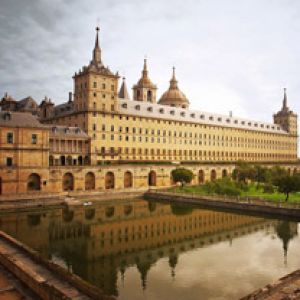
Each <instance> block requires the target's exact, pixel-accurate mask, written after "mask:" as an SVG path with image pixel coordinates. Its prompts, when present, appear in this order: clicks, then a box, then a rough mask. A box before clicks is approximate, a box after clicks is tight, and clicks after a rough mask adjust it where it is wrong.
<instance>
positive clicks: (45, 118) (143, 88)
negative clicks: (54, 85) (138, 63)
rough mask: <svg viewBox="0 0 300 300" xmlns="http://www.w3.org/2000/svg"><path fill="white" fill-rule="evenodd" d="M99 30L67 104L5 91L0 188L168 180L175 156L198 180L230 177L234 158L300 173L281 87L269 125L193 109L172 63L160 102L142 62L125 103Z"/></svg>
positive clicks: (97, 186) (80, 187) (143, 184)
mask: <svg viewBox="0 0 300 300" xmlns="http://www.w3.org/2000/svg"><path fill="white" fill-rule="evenodd" d="M98 31H99V28H96V40H95V46H94V49H93V56H92V60H91V61H90V63H89V64H88V65H87V66H84V67H82V69H80V70H79V71H78V72H76V73H75V74H74V76H73V79H74V92H73V93H71V92H70V93H69V100H68V101H67V102H65V103H63V104H60V105H54V103H53V102H52V101H51V100H50V99H48V98H46V97H45V99H44V100H43V101H42V102H41V103H40V104H37V103H36V101H35V100H34V99H33V98H32V97H27V98H24V99H22V100H20V101H16V100H15V99H13V98H12V97H11V96H9V95H8V94H5V96H4V97H3V98H2V100H1V102H0V106H1V110H2V111H1V112H0V138H1V146H0V161H1V168H0V193H1V194H3V195H5V194H15V193H28V192H62V191H70V190H75V191H84V190H98V191H100V190H106V189H122V188H147V187H148V186H149V185H150V186H156V185H157V186H168V185H170V184H172V178H171V175H170V174H171V171H172V169H174V168H175V167H176V164H179V163H180V164H182V165H185V167H187V168H189V169H191V170H192V171H193V172H194V174H195V179H194V183H202V182H204V181H205V180H214V179H216V178H218V177H222V176H227V175H230V174H231V172H232V171H233V169H234V167H235V164H236V162H237V161H238V160H244V161H249V162H253V163H254V162H259V163H262V164H269V165H273V164H275V163H279V164H281V165H282V166H284V167H286V168H289V170H290V171H291V172H297V171H298V169H299V170H300V167H298V157H297V115H296V114H295V113H294V112H292V111H291V110H290V109H289V108H288V106H287V95H286V90H284V99H283V104H282V108H281V110H280V111H279V112H278V113H276V114H274V116H273V118H274V122H273V123H265V122H259V121H253V120H247V119H242V118H237V117H233V116H231V115H230V116H226V115H219V114H214V113H207V112H202V111H193V110H190V109H189V104H190V102H189V100H188V99H187V97H186V96H185V94H184V93H183V92H182V91H181V90H180V89H179V86H178V81H177V79H176V75H175V68H173V74H172V77H171V80H170V87H169V89H168V90H167V91H166V92H165V93H163V94H162V96H161V97H160V99H159V101H158V102H157V100H156V98H157V87H156V85H155V84H153V83H152V81H151V80H150V78H149V73H148V66H147V61H146V59H145V60H144V66H143V70H142V75H141V78H140V79H139V81H138V82H137V84H135V85H134V86H133V100H131V99H130V95H129V93H128V90H127V87H126V82H125V79H124V78H123V80H122V84H121V87H120V89H119V87H118V86H119V79H120V76H119V75H118V73H113V72H112V71H111V70H110V69H109V68H108V67H106V66H105V65H104V64H103V61H102V55H101V49H100V43H99V37H98ZM297 168H298V169H297Z"/></svg>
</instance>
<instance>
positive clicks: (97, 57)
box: [93, 27, 101, 64]
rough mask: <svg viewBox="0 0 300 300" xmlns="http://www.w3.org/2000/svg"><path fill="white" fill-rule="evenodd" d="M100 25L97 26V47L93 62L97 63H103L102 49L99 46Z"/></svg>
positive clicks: (94, 51)
mask: <svg viewBox="0 0 300 300" xmlns="http://www.w3.org/2000/svg"><path fill="white" fill-rule="evenodd" d="M99 30H100V29H99V27H96V39H95V48H94V50H93V62H94V63H95V64H101V49H100V47H99V37H98V34H99Z"/></svg>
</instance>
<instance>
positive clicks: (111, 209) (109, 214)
mask: <svg viewBox="0 0 300 300" xmlns="http://www.w3.org/2000/svg"><path fill="white" fill-rule="evenodd" d="M114 215H115V208H114V206H109V207H106V209H105V216H106V217H107V218H111V217H113V216H114Z"/></svg>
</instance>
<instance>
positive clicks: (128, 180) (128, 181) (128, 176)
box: [124, 171, 133, 188]
mask: <svg viewBox="0 0 300 300" xmlns="http://www.w3.org/2000/svg"><path fill="white" fill-rule="evenodd" d="M132 181H133V180H132V173H131V172H130V171H126V172H125V173H124V188H131V187H132V185H133V183H132Z"/></svg>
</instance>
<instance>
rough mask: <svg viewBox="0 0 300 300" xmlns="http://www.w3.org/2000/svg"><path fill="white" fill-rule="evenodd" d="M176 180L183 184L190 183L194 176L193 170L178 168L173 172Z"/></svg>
mask: <svg viewBox="0 0 300 300" xmlns="http://www.w3.org/2000/svg"><path fill="white" fill-rule="evenodd" d="M171 174H172V178H173V181H174V182H181V186H184V184H185V183H190V182H191V181H192V179H193V177H194V174H193V172H192V171H190V170H188V169H185V168H177V169H175V170H173V171H172V172H171Z"/></svg>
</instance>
